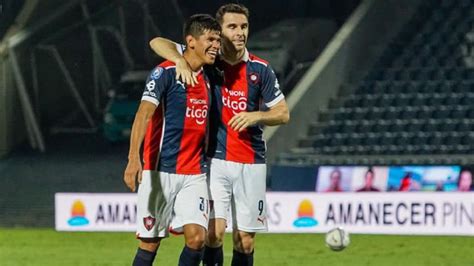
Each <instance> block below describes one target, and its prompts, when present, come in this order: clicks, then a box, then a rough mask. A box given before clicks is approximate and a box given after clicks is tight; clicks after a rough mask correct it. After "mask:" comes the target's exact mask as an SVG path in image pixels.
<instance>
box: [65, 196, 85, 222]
mask: <svg viewBox="0 0 474 266" xmlns="http://www.w3.org/2000/svg"><path fill="white" fill-rule="evenodd" d="M67 223H68V224H69V225H70V226H82V225H87V224H89V220H87V218H86V208H85V207H84V203H82V201H80V200H76V201H74V203H73V204H72V208H71V218H70V219H69V220H68V221H67Z"/></svg>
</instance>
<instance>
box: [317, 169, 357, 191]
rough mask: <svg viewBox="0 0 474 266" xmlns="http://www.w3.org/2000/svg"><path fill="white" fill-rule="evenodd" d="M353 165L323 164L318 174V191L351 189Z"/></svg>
mask: <svg viewBox="0 0 474 266" xmlns="http://www.w3.org/2000/svg"><path fill="white" fill-rule="evenodd" d="M353 170H354V167H352V166H341V167H338V166H321V167H320V168H319V172H318V175H317V182H316V191H318V192H344V191H351V180H352V171H353Z"/></svg>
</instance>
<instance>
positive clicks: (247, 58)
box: [220, 48, 250, 65]
mask: <svg viewBox="0 0 474 266" xmlns="http://www.w3.org/2000/svg"><path fill="white" fill-rule="evenodd" d="M220 56H221V59H222V61H224V62H226V63H227V64H229V65H237V64H238V63H240V62H248V61H249V59H250V54H249V51H248V50H247V48H245V52H244V55H243V56H242V58H241V59H240V61H239V62H237V63H235V64H231V63H230V62H229V61H227V60H225V58H224V56H222V52H221V54H220Z"/></svg>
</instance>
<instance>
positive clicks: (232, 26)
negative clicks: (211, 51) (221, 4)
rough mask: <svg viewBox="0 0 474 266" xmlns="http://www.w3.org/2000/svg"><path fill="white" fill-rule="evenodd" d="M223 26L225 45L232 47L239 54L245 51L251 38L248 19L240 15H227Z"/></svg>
mask: <svg viewBox="0 0 474 266" xmlns="http://www.w3.org/2000/svg"><path fill="white" fill-rule="evenodd" d="M221 26H222V37H223V43H224V45H226V46H227V45H232V46H233V47H234V49H235V50H236V51H237V52H240V51H242V50H244V49H245V45H246V44H247V38H248V36H249V22H248V19H247V17H246V16H245V15H244V14H240V13H225V14H224V16H223V17H222V25H221Z"/></svg>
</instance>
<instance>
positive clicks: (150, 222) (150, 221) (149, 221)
mask: <svg viewBox="0 0 474 266" xmlns="http://www.w3.org/2000/svg"><path fill="white" fill-rule="evenodd" d="M155 221H156V219H155V218H153V217H151V216H148V217H145V218H143V225H144V226H145V228H146V230H148V231H150V230H151V229H152V228H153V226H155Z"/></svg>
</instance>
